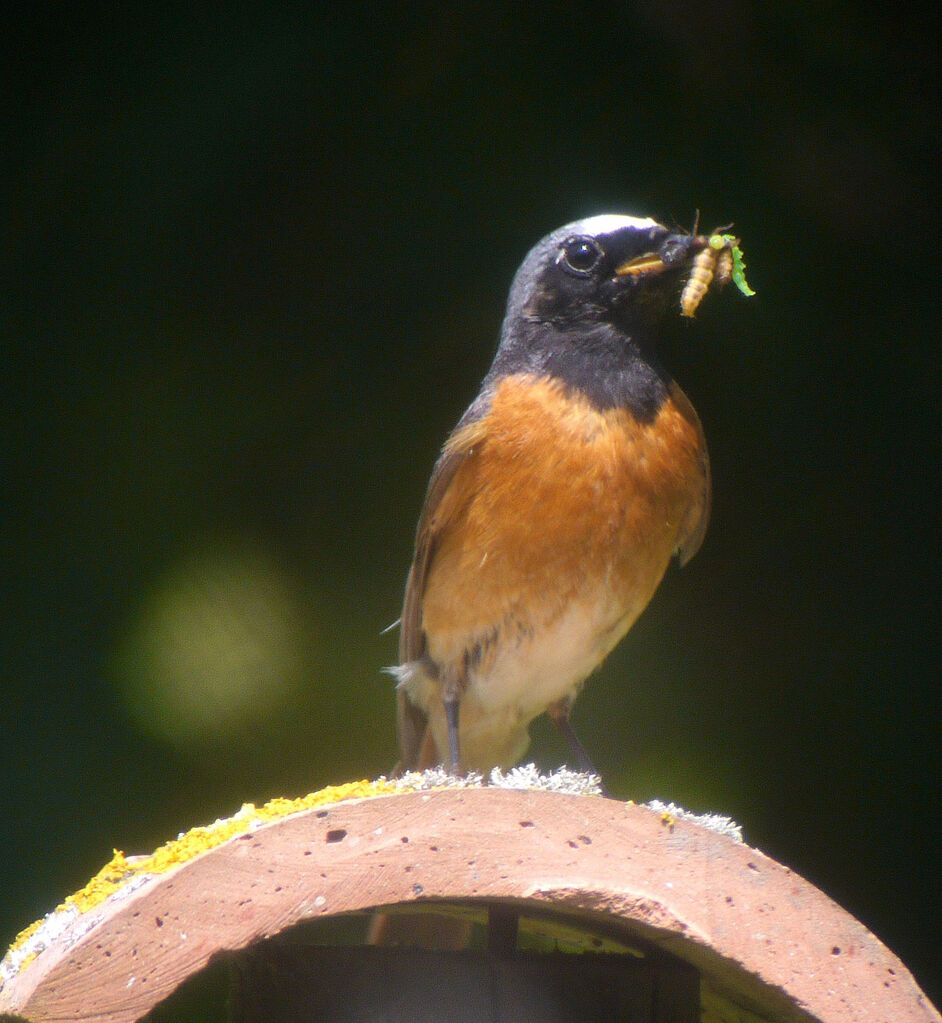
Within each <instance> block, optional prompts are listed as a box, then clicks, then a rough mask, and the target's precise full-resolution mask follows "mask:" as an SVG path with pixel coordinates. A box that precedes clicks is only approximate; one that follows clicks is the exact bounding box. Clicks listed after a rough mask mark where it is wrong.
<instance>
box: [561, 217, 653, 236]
mask: <svg viewBox="0 0 942 1023" xmlns="http://www.w3.org/2000/svg"><path fill="white" fill-rule="evenodd" d="M572 226H573V227H578V229H579V230H580V231H585V233H586V234H592V235H599V234H611V233H612V232H613V231H620V230H621V229H622V228H625V227H633V228H634V229H635V230H637V231H647V230H649V229H650V228H652V227H661V226H662V225H661V224H659V223H658V222H657V221H656V220H652V219H651V218H650V217H628V216H625V214H623V213H601V214H599V215H598V216H597V217H587V218H586V219H585V220H580V221H579V222H578V224H573V225H572Z"/></svg>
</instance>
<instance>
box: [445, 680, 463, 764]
mask: <svg viewBox="0 0 942 1023" xmlns="http://www.w3.org/2000/svg"><path fill="white" fill-rule="evenodd" d="M459 703H460V697H459V696H458V694H457V693H446V694H445V720H446V721H447V722H448V771H449V773H450V774H455V775H457V774H460V771H461V768H460V765H461V746H460V743H459V741H458V705H459Z"/></svg>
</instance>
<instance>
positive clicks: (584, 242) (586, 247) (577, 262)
mask: <svg viewBox="0 0 942 1023" xmlns="http://www.w3.org/2000/svg"><path fill="white" fill-rule="evenodd" d="M601 258H602V250H601V249H600V248H599V245H598V242H596V241H595V239H594V238H570V239H569V241H567V242H566V244H565V245H563V248H562V251H561V252H560V254H559V259H560V262H561V263H562V264H563V266H564V267H565V268H566V269H567V270H569V271H570V272H571V273H574V274H578V275H579V276H580V277H584V276H586V275H587V274H590V273H592V271H593V270H594V269H595V268H596V267H597V266H598V265H599V261H600V260H601Z"/></svg>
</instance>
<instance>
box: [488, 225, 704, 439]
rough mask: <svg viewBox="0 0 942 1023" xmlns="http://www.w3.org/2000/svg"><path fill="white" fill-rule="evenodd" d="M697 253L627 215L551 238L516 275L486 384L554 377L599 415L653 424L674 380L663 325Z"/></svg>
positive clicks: (688, 239)
mask: <svg viewBox="0 0 942 1023" xmlns="http://www.w3.org/2000/svg"><path fill="white" fill-rule="evenodd" d="M701 247H702V246H701ZM696 248H697V243H696V240H695V239H694V238H693V237H692V236H690V235H682V234H672V233H671V232H670V231H668V230H667V228H665V227H663V226H661V225H660V224H657V223H655V222H654V221H652V220H639V219H637V218H630V217H621V216H604V217H592V218H590V219H588V220H581V221H578V222H576V223H574V224H567V225H566V226H565V227H562V228H560V229H559V230H558V231H554V232H553V233H552V234H551V235H548V236H547V237H546V238H544V239H543V240H542V241H541V242H540V243H539V244H537V245H536V246H535V247H534V248H533V249H532V250H531V251H530V253H529V255H528V256H527V258H526V259H525V260H524V262H523V265H522V266H521V267H520V269H519V270H518V271H517V275H516V277H515V278H514V283H513V286H512V288H511V291H510V298H509V301H508V305H507V316H506V318H505V319H504V325H503V329H502V331H501V340H500V346H499V348H498V351H497V355H496V357H495V359H494V363H493V365H492V367H491V370H490V373H489V379H490V380H492V381H493V380H496V379H498V378H499V377H501V376H502V375H506V374H510V373H537V374H544V375H549V376H552V377H554V378H556V379H559V380H561V381H563V382H564V383H565V384H566V385H567V386H570V387H572V388H575V389H577V390H579V391H580V392H581V393H582V394H584V395H585V396H586V397H588V398H589V399H590V400H591V401H592V402H593V403H595V404H596V405H597V406H598V407H600V408H611V407H615V406H622V407H626V408H629V409H631V410H632V411H633V412H634V414H635V415H637V416H638V417H639V418H642V419H645V420H646V419H648V418H650V417H651V416H653V415H654V414H655V413H656V410H657V409H658V408H659V406H660V403H661V402H662V401H663V400H664V399H665V396H666V394H667V387H668V381H669V377H668V376H667V374H666V373H665V372H664V371H663V369H662V368H661V367H660V364H659V359H658V355H657V337H658V330H657V328H658V324H659V321H660V319H661V318H662V316H663V314H664V313H665V311H666V310H667V308H668V306H669V305H670V304H671V303H673V302H675V301H676V299H677V297H678V295H679V293H680V292H679V289H680V284H681V281H682V279H683V277H684V275H685V274H686V273H687V272H688V268H689V265H690V260H691V256H692V253H693V252H694V251H696Z"/></svg>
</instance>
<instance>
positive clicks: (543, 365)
mask: <svg viewBox="0 0 942 1023" xmlns="http://www.w3.org/2000/svg"><path fill="white" fill-rule="evenodd" d="M517 326H518V328H519V327H523V330H514V329H513V327H511V328H510V329H509V330H508V329H505V332H504V336H503V338H502V339H501V344H500V348H499V349H498V351H497V355H496V357H495V358H494V363H493V365H492V366H491V369H490V371H489V373H488V382H491V381H494V380H495V379H496V378H497V377H502V376H506V375H508V374H511V373H533V374H535V375H539V376H551V377H553V378H554V379H557V380H559V381H561V382H562V383H564V384H565V385H566V386H567V387H570V388H572V389H573V390H575V391H578V392H579V393H580V394H582V395H584V396H585V397H586V398H588V400H589V401H590V402H591V403H592V404H593V405H594V406H595V407H596V408H598V409H599V410H600V411H605V410H608V409H614V408H624V409H627V410H628V411H629V412H631V413H632V415H633V416H634V417H635V418H636V419H638V420H640V421H641V422H651V421H652V420H653V419H654V418H655V417H656V416H657V413H658V411H659V410H660V408H661V406H662V405H663V404H664V401H665V400H666V399H667V397H668V393H669V388H670V384H671V380H670V377H669V376H668V375H667V374H666V373H665V372H664V370H663V369H662V368H661V367H660V365H659V364H658V363H657V361H656V360H655V359H654V358H653V356H652V355H651V354H650V353H649V352H648V351H646V348H647V346H646V345H644V344H642V343H639V341H638V340H637V339H636V338H635V337H629V336H628V335H627V334H625V333H623V332H622V331H621V330H619V329H618V328H617V327H615V326H614V325H613V324H611V323H595V324H592V325H586V324H584V323H583V324H581V325H578V326H577V325H575V324H573V325H572V326H569V325H565V326H563V325H559V324H550V323H541V324H534V323H525V324H518V325H517Z"/></svg>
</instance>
